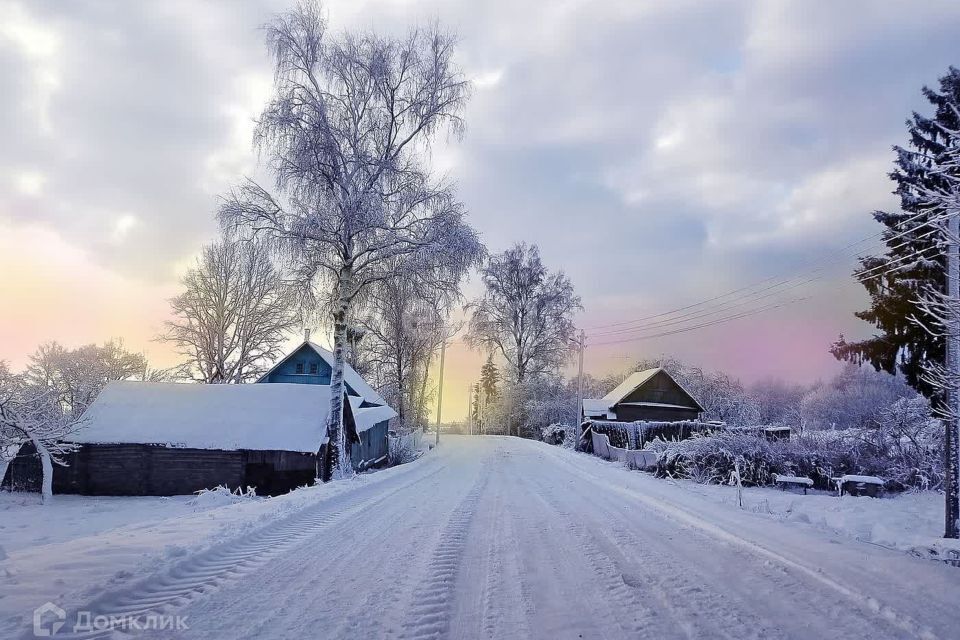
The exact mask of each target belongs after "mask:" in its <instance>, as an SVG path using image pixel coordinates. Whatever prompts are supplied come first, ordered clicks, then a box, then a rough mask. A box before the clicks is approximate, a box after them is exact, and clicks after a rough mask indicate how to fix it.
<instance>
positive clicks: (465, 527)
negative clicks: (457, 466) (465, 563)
mask: <svg viewBox="0 0 960 640" xmlns="http://www.w3.org/2000/svg"><path fill="white" fill-rule="evenodd" d="M489 466H490V461H489V460H484V461H483V462H482V463H481V470H480V477H479V478H478V480H477V482H476V484H475V485H474V487H473V488H472V489H471V490H470V492H469V493H468V494H467V496H466V497H465V498H464V499H463V500H462V501H461V502H460V504H459V505H458V506H457V508H456V509H454V511H453V514H452V515H451V516H450V518H449V520H448V521H447V523H446V525H445V526H444V528H443V531H442V532H441V533H440V539H439V542H438V544H437V548H436V550H435V551H434V554H433V558H432V559H431V560H430V562H429V564H428V566H427V574H426V576H424V577H423V579H422V581H421V583H420V585H419V586H418V587H417V588H416V589H415V590H414V592H413V602H412V603H411V604H410V607H409V610H408V612H407V621H406V623H405V624H404V625H403V627H404V628H403V633H402V634H401V637H402V638H405V639H411V640H426V639H432V638H442V637H445V636H446V635H447V632H448V631H449V629H450V616H451V610H452V599H453V597H454V594H455V589H456V583H457V574H458V573H459V568H460V561H461V558H462V556H463V552H464V549H465V548H466V539H467V533H468V531H469V529H470V524H471V522H472V521H473V515H474V512H475V511H476V508H477V504H478V503H479V502H480V497H481V495H482V494H483V491H484V489H485V488H486V486H487V483H488V482H489V479H490V469H489Z"/></svg>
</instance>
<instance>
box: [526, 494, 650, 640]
mask: <svg viewBox="0 0 960 640" xmlns="http://www.w3.org/2000/svg"><path fill="white" fill-rule="evenodd" d="M532 488H533V489H534V494H535V496H536V497H537V498H539V499H540V500H541V501H542V502H543V503H545V504H546V505H547V506H548V507H550V509H551V510H552V511H553V512H554V513H555V514H556V515H557V516H558V517H559V519H560V520H561V521H563V522H567V523H569V524H568V525H567V529H568V531H569V532H570V533H571V534H572V535H573V536H574V537H575V538H576V539H577V542H578V549H579V550H580V552H581V553H582V555H583V557H584V558H585V559H586V560H587V563H588V564H589V565H590V567H591V569H592V570H593V572H594V574H596V576H597V583H598V584H599V585H601V586H602V588H603V590H604V592H605V594H606V596H607V597H606V598H602V602H603V604H604V606H605V608H606V609H607V616H606V619H607V620H611V621H613V622H614V623H615V624H616V626H617V627H618V628H619V629H620V635H627V636H631V637H637V636H643V635H649V634H650V632H651V629H652V628H653V627H654V626H655V625H657V624H659V621H658V620H657V616H656V613H655V612H654V611H653V610H652V609H651V608H650V607H649V606H648V605H647V604H646V603H645V602H643V601H642V600H641V599H640V598H638V597H637V594H636V593H635V592H634V590H633V589H631V588H630V586H629V585H628V584H627V582H626V581H625V580H624V576H623V572H622V571H620V570H618V567H617V565H616V563H615V562H614V561H613V559H612V558H611V557H610V556H609V555H607V554H606V553H604V551H603V549H602V548H601V546H600V545H598V544H597V539H596V535H597V534H596V533H595V532H593V531H590V530H589V529H588V528H587V527H586V525H584V524H583V523H582V522H580V521H578V520H576V519H575V518H574V517H573V515H572V514H571V513H570V511H569V510H568V509H567V508H565V507H564V505H563V504H562V503H561V502H560V501H559V500H558V499H557V497H556V496H555V495H554V493H553V492H554V491H555V490H556V487H553V486H543V485H541V484H537V485H533V486H532ZM649 637H663V636H653V635H650V636H649Z"/></svg>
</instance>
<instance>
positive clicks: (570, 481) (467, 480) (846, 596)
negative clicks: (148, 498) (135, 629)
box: [85, 437, 960, 640]
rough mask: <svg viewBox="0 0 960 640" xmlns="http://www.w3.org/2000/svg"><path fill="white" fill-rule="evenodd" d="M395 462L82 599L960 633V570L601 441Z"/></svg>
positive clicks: (497, 630) (713, 628)
mask: <svg viewBox="0 0 960 640" xmlns="http://www.w3.org/2000/svg"><path fill="white" fill-rule="evenodd" d="M387 473H388V475H386V477H385V478H384V479H383V480H382V481H378V482H372V483H366V484H359V483H358V486H357V488H356V489H355V490H349V491H346V492H343V493H342V494H338V495H336V496H334V497H332V498H331V499H329V500H325V501H322V502H317V503H315V504H312V505H307V506H305V507H304V508H303V509H302V510H299V511H297V512H295V513H292V514H291V515H289V516H287V517H286V519H284V520H281V521H279V522H278V523H276V524H273V525H268V526H267V527H265V528H264V529H262V530H260V531H259V532H256V531H255V532H251V533H248V534H244V535H242V536H240V537H239V538H238V539H237V540H235V541H233V542H232V543H231V544H229V545H222V546H220V547H214V548H212V549H209V550H206V551H204V552H201V553H199V554H196V555H195V557H189V556H188V557H185V558H183V559H182V561H181V562H179V563H177V564H176V565H175V568H173V569H167V570H164V571H162V572H160V573H158V574H155V575H150V576H144V578H143V579H142V580H141V581H140V582H139V583H138V584H137V585H135V586H134V587H132V588H131V587H130V586H127V587H125V588H124V589H123V590H122V591H118V592H116V593H104V594H102V595H100V596H98V597H96V598H94V599H93V600H92V601H91V602H90V603H89V605H88V606H87V607H85V608H87V609H89V610H91V611H94V612H98V613H103V614H124V613H130V612H144V611H162V612H163V613H167V614H172V613H176V614H178V615H185V616H187V618H186V621H187V624H188V626H189V630H188V631H186V632H184V633H183V634H182V635H180V634H178V635H176V637H185V638H204V639H208V638H223V639H231V640H232V639H236V638H251V639H252V638H277V639H289V638H301V637H302V638H308V637H309V638H347V637H350V638H433V637H437V638H440V637H453V638H581V637H582V638H623V637H643V638H735V639H737V640H743V639H745V638H802V639H804V640H808V639H809V638H838V639H839V638H843V639H845V640H850V639H855V638H900V637H905V638H913V637H926V638H944V639H946V638H957V637H960V606H958V605H957V602H958V597H960V569H955V568H951V567H947V566H944V565H941V564H938V563H935V562H930V561H925V560H920V559H916V558H912V557H909V556H907V555H904V554H901V553H896V552H891V551H888V550H885V549H881V548H876V547H872V546H869V545H864V544H862V543H857V542H854V541H850V540H846V539H843V538H839V537H832V536H830V535H828V534H824V533H823V532H818V531H815V530H813V529H804V528H802V527H800V528H798V527H797V526H796V525H788V524H782V523H776V522H771V521H770V520H769V519H764V518H761V517H759V516H756V515H754V514H750V513H744V512H741V511H739V510H737V509H733V508H731V507H729V506H728V505H719V504H716V503H715V502H708V501H706V500H702V499H701V498H698V497H697V496H695V495H692V494H691V493H689V492H686V491H683V490H682V489H680V488H678V487H676V486H673V485H671V484H670V483H665V482H663V481H658V480H655V479H653V478H650V477H648V476H646V475H645V474H641V473H637V472H628V471H626V470H624V469H623V468H622V467H617V466H615V465H613V464H610V463H607V462H603V461H600V460H598V459H596V458H592V457H590V456H586V455H581V454H573V453H570V452H568V451H564V450H561V449H558V448H554V447H549V446H547V445H544V444H542V443H536V442H530V441H525V440H519V439H515V438H498V437H487V438H466V437H447V438H445V439H444V441H443V443H442V444H441V447H440V448H439V450H435V451H433V452H431V453H430V454H428V455H427V456H425V457H424V458H423V459H421V460H419V461H417V462H416V463H413V464H410V465H407V466H405V467H403V468H399V469H394V470H391V471H390V472H387ZM161 635H163V636H164V637H170V633H169V632H163V633H162V634H161Z"/></svg>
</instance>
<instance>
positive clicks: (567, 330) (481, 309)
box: [467, 243, 581, 383]
mask: <svg viewBox="0 0 960 640" xmlns="http://www.w3.org/2000/svg"><path fill="white" fill-rule="evenodd" d="M481 275H482V278H483V284H484V288H485V291H484V293H483V295H482V296H481V297H480V298H478V299H476V300H474V301H473V302H471V303H470V305H469V308H470V310H471V312H472V313H471V316H470V326H469V331H468V333H467V343H468V344H469V345H470V346H471V347H474V348H478V349H488V350H496V351H497V352H499V353H500V354H501V355H502V356H503V357H504V359H505V360H506V361H507V364H508V373H509V377H510V379H511V382H516V383H522V382H524V381H525V380H527V379H528V378H529V377H533V376H537V375H541V374H547V373H552V372H553V371H555V370H556V369H557V368H558V367H559V366H560V365H561V364H563V362H564V361H565V360H566V359H567V358H568V357H569V355H570V338H571V337H572V336H573V332H574V325H573V314H574V313H575V312H576V311H577V310H578V309H580V308H581V306H580V298H579V297H578V296H577V295H576V294H575V293H574V291H573V284H572V283H571V282H570V279H569V278H567V276H566V275H565V274H564V273H563V272H562V271H557V272H555V273H550V272H548V271H547V269H546V267H544V265H543V262H542V261H541V260H540V250H539V248H537V245H529V246H528V245H527V244H525V243H520V244H517V245H514V246H513V247H512V248H510V249H507V250H506V251H504V252H503V253H500V254H497V255H493V256H490V258H489V260H488V261H487V264H486V265H485V266H484V267H483V269H482V271H481Z"/></svg>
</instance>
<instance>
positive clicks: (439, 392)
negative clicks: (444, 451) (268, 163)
mask: <svg viewBox="0 0 960 640" xmlns="http://www.w3.org/2000/svg"><path fill="white" fill-rule="evenodd" d="M446 350H447V340H446V338H444V339H443V342H441V343H440V380H439V382H438V383H437V441H436V443H437V446H439V445H440V408H441V407H442V406H443V354H444V352H445V351H446Z"/></svg>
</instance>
